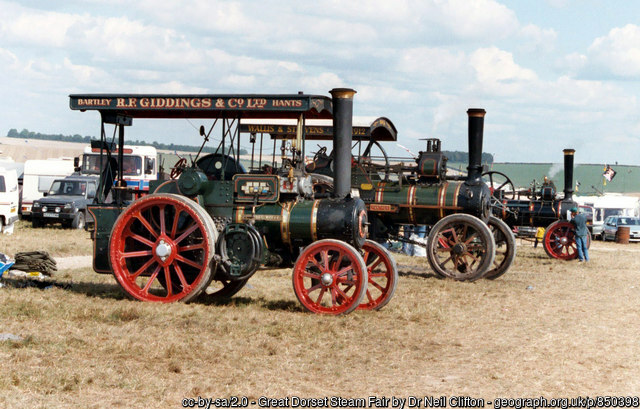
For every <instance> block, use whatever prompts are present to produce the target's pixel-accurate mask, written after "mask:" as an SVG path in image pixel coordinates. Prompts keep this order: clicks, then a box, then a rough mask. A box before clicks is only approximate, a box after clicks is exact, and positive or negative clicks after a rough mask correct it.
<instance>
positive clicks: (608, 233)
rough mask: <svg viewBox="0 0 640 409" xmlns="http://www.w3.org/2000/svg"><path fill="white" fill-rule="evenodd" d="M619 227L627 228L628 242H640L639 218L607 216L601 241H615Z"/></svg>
mask: <svg viewBox="0 0 640 409" xmlns="http://www.w3.org/2000/svg"><path fill="white" fill-rule="evenodd" d="M619 226H628V227H629V241H640V218H637V217H629V216H609V217H607V218H606V219H604V228H603V230H602V240H604V241H607V240H615V239H616V232H617V231H618V227H619Z"/></svg>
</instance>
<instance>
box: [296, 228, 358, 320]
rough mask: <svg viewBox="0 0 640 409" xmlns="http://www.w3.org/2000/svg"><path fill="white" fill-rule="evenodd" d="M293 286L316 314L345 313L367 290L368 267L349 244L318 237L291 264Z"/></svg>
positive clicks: (303, 303) (299, 296) (348, 311)
mask: <svg viewBox="0 0 640 409" xmlns="http://www.w3.org/2000/svg"><path fill="white" fill-rule="evenodd" d="M293 290H294V291H295V293H296V297H298V300H299V301H300V303H301V304H302V305H303V306H304V307H305V308H306V309H307V310H309V311H311V312H314V313H317V314H333V315H338V314H348V313H350V312H351V311H353V310H355V309H356V308H357V307H358V305H360V303H361V302H362V300H363V298H364V296H365V293H366V290H367V267H366V266H365V264H364V260H363V259H362V256H361V255H360V254H359V253H358V252H357V251H356V249H354V248H353V247H352V246H350V245H349V244H347V243H345V242H342V241H338V240H331V239H326V240H319V241H316V242H314V243H312V244H311V245H309V246H307V247H306V248H305V249H304V250H303V251H302V253H301V254H300V256H299V257H298V259H297V260H296V264H295V266H294V267H293Z"/></svg>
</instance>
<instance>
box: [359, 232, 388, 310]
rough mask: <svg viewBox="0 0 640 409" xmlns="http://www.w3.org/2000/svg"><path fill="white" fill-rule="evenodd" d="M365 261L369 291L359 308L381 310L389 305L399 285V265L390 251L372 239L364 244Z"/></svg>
mask: <svg viewBox="0 0 640 409" xmlns="http://www.w3.org/2000/svg"><path fill="white" fill-rule="evenodd" d="M362 250H364V255H363V256H362V258H363V259H364V263H365V265H366V266H367V276H368V277H369V283H368V284H367V293H366V296H365V298H364V301H363V303H362V304H360V305H359V306H358V309H359V310H379V309H380V308H382V307H384V306H385V305H387V303H388V302H389V301H390V300H391V298H392V297H393V294H394V293H395V291H396V286H397V285H398V267H396V261H395V260H394V259H393V257H391V254H390V253H389V251H388V250H387V249H386V248H384V247H383V246H382V245H380V244H378V243H376V242H375V241H372V240H367V241H366V242H365V243H364V246H362Z"/></svg>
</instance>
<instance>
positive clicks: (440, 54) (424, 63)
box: [397, 47, 467, 78]
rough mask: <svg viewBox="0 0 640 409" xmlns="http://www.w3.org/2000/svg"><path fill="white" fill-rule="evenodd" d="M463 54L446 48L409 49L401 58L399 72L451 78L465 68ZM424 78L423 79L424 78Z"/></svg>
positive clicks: (403, 52)
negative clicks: (450, 76)
mask: <svg viewBox="0 0 640 409" xmlns="http://www.w3.org/2000/svg"><path fill="white" fill-rule="evenodd" d="M466 62H467V60H466V57H465V55H464V53H463V52H460V51H458V52H451V51H449V50H447V49H445V48H428V47H418V48H409V49H406V50H404V51H402V53H401V54H400V56H399V61H398V65H397V69H398V71H401V72H406V73H411V74H417V75H420V76H424V77H426V76H449V75H450V74H451V73H456V72H460V71H461V70H463V69H464V68H465V65H466ZM424 77H423V78H424Z"/></svg>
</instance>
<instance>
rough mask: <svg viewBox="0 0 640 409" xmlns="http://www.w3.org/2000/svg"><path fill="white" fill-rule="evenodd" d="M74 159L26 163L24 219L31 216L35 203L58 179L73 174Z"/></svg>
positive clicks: (40, 160)
mask: <svg viewBox="0 0 640 409" xmlns="http://www.w3.org/2000/svg"><path fill="white" fill-rule="evenodd" d="M73 171H74V168H73V158H57V159H53V158H50V159H30V160H28V161H26V162H25V163H24V176H23V177H22V206H21V209H20V213H21V214H22V217H26V218H28V217H30V216H31V206H33V201H34V200H37V199H40V198H41V197H43V193H44V192H48V191H49V188H50V187H51V184H52V183H53V181H54V180H56V179H62V178H64V177H65V176H69V175H71V174H72V173H73Z"/></svg>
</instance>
